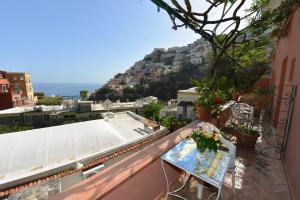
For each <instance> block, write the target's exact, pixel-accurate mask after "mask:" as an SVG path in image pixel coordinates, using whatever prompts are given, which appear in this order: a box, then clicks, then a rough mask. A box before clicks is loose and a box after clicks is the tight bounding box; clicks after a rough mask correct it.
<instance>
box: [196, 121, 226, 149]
mask: <svg viewBox="0 0 300 200" xmlns="http://www.w3.org/2000/svg"><path fill="white" fill-rule="evenodd" d="M191 137H192V139H193V140H194V141H195V142H196V144H197V148H198V149H199V151H200V152H201V153H203V152H205V151H207V150H208V151H209V152H214V153H215V152H217V149H218V145H219V144H221V142H220V139H219V137H218V133H217V132H216V131H207V130H205V129H204V128H203V127H202V125H201V124H198V125H197V126H196V128H195V129H194V130H193V132H192V135H191Z"/></svg>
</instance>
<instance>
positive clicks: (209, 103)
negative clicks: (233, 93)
mask: <svg viewBox="0 0 300 200" xmlns="http://www.w3.org/2000/svg"><path fill="white" fill-rule="evenodd" d="M228 99H229V98H228V94H227V92H226V91H224V90H220V89H216V90H215V91H212V90H210V89H208V88H202V90H201V91H200V92H199V98H198V100H197V101H196V109H197V114H198V119H199V120H201V121H208V120H210V119H211V117H212V118H214V119H217V118H218V116H219V114H220V113H221V112H222V109H221V106H222V105H223V104H224V103H226V102H227V101H228Z"/></svg>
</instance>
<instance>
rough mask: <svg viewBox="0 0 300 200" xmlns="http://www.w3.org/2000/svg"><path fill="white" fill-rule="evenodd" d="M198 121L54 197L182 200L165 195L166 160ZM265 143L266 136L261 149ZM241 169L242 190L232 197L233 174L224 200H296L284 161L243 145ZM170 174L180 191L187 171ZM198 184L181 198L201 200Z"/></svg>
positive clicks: (227, 180) (226, 184)
mask: <svg viewBox="0 0 300 200" xmlns="http://www.w3.org/2000/svg"><path fill="white" fill-rule="evenodd" d="M196 123H197V121H194V122H192V123H191V124H189V125H187V126H185V127H183V128H181V129H179V130H177V131H175V132H173V133H171V134H169V135H167V136H165V137H163V138H161V139H160V140H158V141H155V142H153V143H152V144H150V145H148V146H146V147H144V148H142V149H140V150H139V151H136V152H134V153H132V154H130V155H129V156H128V157H126V158H124V159H121V160H119V161H117V162H115V163H113V164H112V165H110V166H108V167H107V168H104V169H103V170H101V171H100V172H99V173H97V174H96V175H94V176H92V177H90V178H88V179H86V180H83V181H81V182H79V183H78V184H76V185H74V186H72V187H71V188H69V189H67V190H66V191H64V192H62V193H60V194H58V195H55V196H53V197H52V199H57V200H58V199H105V200H109V199H114V200H115V199H123V200H124V199H131V200H132V199H149V200H150V199H159V200H166V199H177V198H175V197H174V198H173V197H168V198H166V197H165V194H166V182H165V179H164V175H163V171H162V168H161V164H160V156H161V155H162V154H164V153H165V152H167V151H168V150H169V149H171V148H172V147H174V146H175V145H176V144H177V143H179V142H180V141H182V140H183V139H185V138H186V137H187V136H188V135H189V134H190V133H191V130H192V128H193V127H194V126H195V124H196ZM233 138H234V137H233ZM262 138H263V137H262ZM263 144H264V141H263V139H261V138H260V139H259V141H258V144H257V145H262V146H263ZM236 166H237V168H236V171H237V172H236V192H235V194H233V193H232V190H231V176H230V174H227V175H226V178H225V181H224V185H223V188H222V199H225V200H227V199H275V200H276V199H291V197H290V192H289V188H288V183H287V179H286V175H285V173H284V170H283V167H282V163H281V161H279V160H276V159H273V158H269V157H267V156H266V155H261V154H259V153H257V152H253V151H249V150H247V149H243V148H239V147H238V148H237V157H236ZM166 171H167V174H168V178H169V180H171V181H172V188H173V189H175V188H176V187H177V186H178V185H179V184H180V182H181V181H182V177H183V176H182V175H183V173H182V171H180V170H178V169H176V168H174V167H172V166H171V165H167V166H166ZM197 184H198V180H196V179H195V178H193V177H190V178H189V180H188V183H187V185H186V186H185V188H184V189H183V190H182V191H180V192H179V193H178V194H180V195H182V196H184V197H186V198H187V199H197ZM213 193H214V189H213V188H212V189H210V190H204V193H203V197H204V198H203V199H207V197H208V196H210V195H211V194H213ZM215 198H216V196H213V197H212V198H211V199H215Z"/></svg>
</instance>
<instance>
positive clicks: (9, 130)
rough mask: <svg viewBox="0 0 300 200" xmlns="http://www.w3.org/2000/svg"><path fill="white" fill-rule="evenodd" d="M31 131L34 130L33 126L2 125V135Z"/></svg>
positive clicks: (0, 130) (0, 131)
mask: <svg viewBox="0 0 300 200" xmlns="http://www.w3.org/2000/svg"><path fill="white" fill-rule="evenodd" d="M31 129H33V127H32V126H5V125H0V134H5V133H12V132H19V131H26V130H31Z"/></svg>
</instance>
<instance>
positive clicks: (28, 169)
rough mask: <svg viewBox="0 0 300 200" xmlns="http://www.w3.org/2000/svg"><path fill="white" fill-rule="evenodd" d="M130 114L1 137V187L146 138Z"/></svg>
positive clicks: (141, 125) (140, 126)
mask: <svg viewBox="0 0 300 200" xmlns="http://www.w3.org/2000/svg"><path fill="white" fill-rule="evenodd" d="M132 114H133V113H130V114H129V113H128V112H127V113H118V114H116V115H115V117H114V118H112V119H109V120H108V121H106V120H93V121H87V122H80V123H73V124H68V125H62V126H53V127H49V128H41V129H35V130H29V131H22V132H16V133H9V134H3V135H0V158H1V161H0V189H1V184H3V183H7V182H10V181H13V180H17V179H21V178H25V177H27V176H30V175H34V174H37V173H42V172H45V171H49V170H51V169H55V168H57V167H61V166H64V165H67V164H70V163H74V162H76V161H80V160H82V159H86V158H89V157H91V156H94V155H97V154H100V153H103V152H105V151H108V150H112V149H114V148H116V147H120V146H122V145H125V144H128V143H130V142H133V141H136V140H139V139H141V138H143V137H147V136H149V135H150V134H153V133H148V132H146V131H144V125H143V123H142V122H141V121H139V120H137V118H133V117H132Z"/></svg>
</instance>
